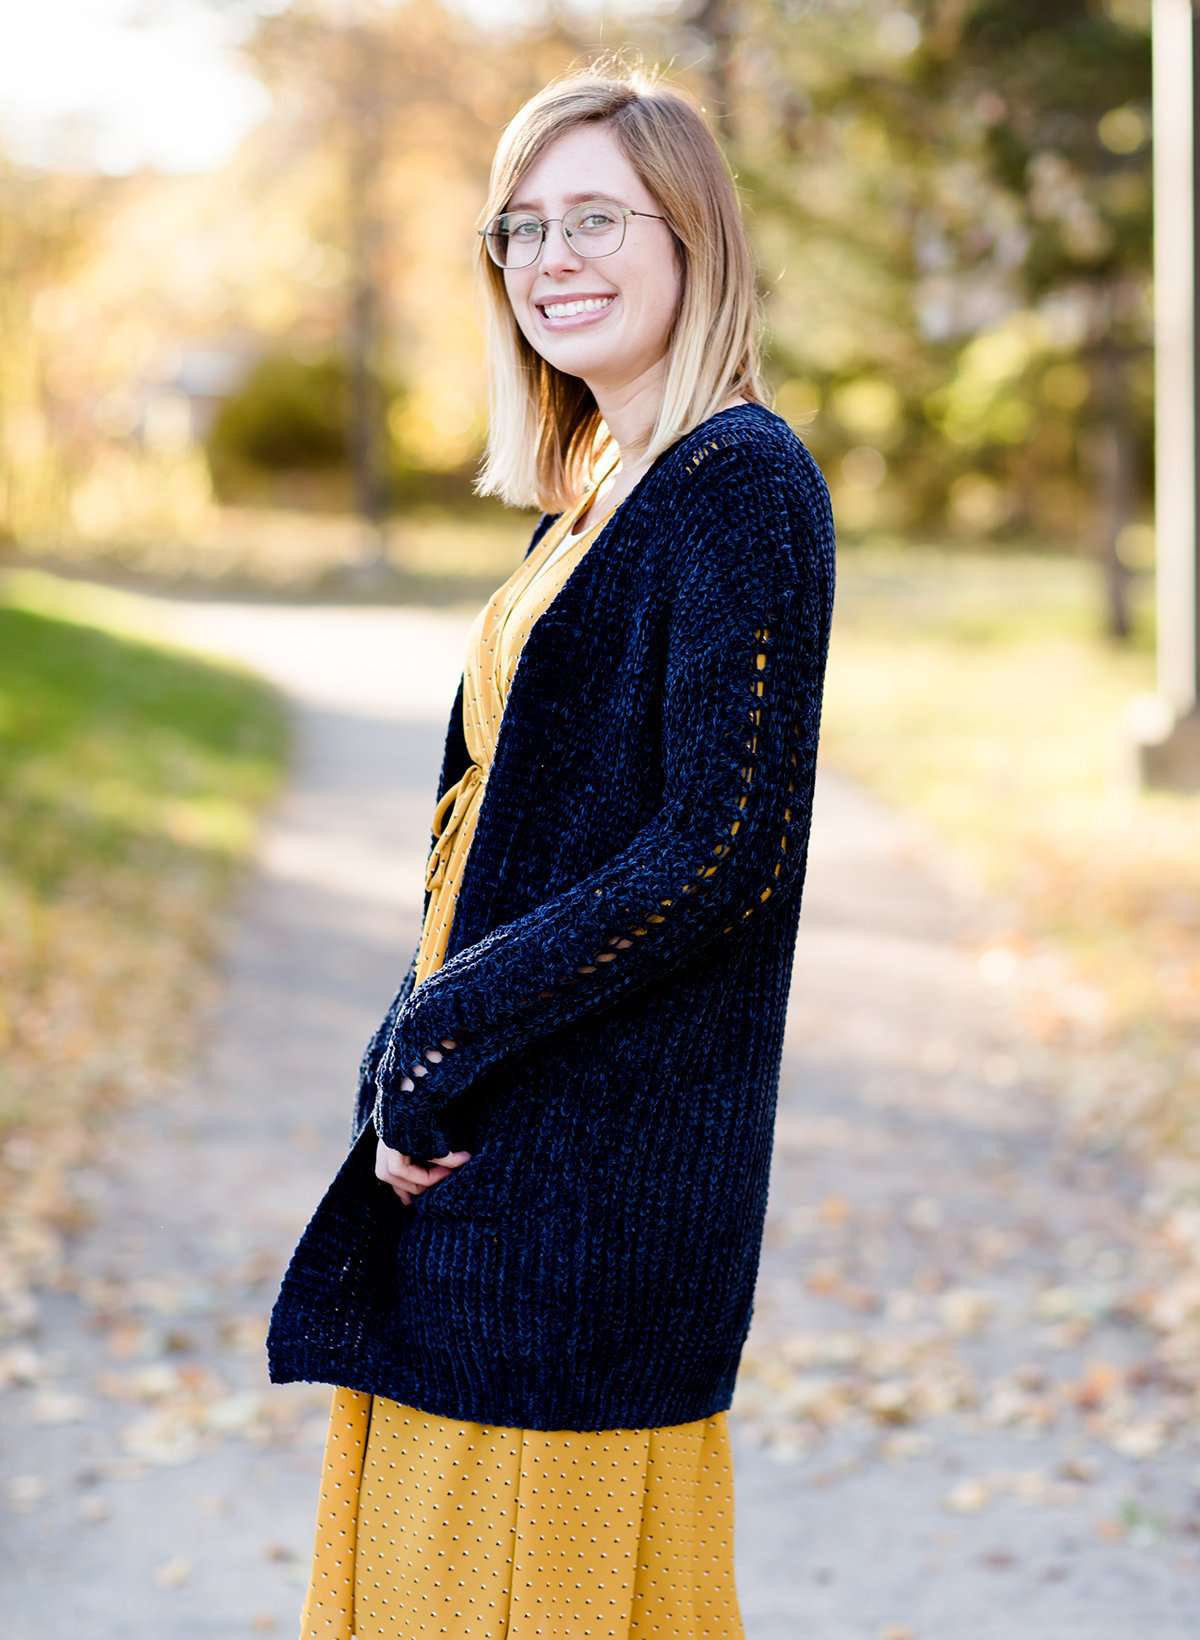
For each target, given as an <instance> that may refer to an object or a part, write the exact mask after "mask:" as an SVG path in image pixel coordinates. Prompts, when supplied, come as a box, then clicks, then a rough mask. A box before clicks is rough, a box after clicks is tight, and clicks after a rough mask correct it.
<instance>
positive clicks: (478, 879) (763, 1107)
mask: <svg viewBox="0 0 1200 1640" xmlns="http://www.w3.org/2000/svg"><path fill="white" fill-rule="evenodd" d="M553 521H554V520H553V517H551V516H550V515H543V517H542V518H541V519H540V520H539V522H538V524H537V526H536V528H535V530H534V532H533V538H532V540H531V542H530V550H532V548H533V546H535V545H536V543H537V541H538V540H539V539H540V538H541V535H542V534H543V532H544V531H545V530H546V529H547V528H548V527H549V526H550V524H551V523H552V522H553ZM834 558H835V554H834V528H833V518H832V513H831V510H830V505H829V495H828V490H827V488H826V485H825V481H824V479H823V477H822V475H821V472H820V469H819V468H818V466H817V464H816V462H815V461H814V459H813V457H812V455H811V454H810V452H809V451H808V449H807V448H806V446H805V445H804V444H803V442H802V441H801V440H800V439H799V438H798V437H797V436H796V434H795V433H794V432H793V431H792V430H791V428H790V427H789V426H788V425H787V423H786V422H784V421H783V420H782V419H781V418H780V417H778V416H776V415H775V414H774V413H773V412H771V411H769V410H767V409H765V408H764V407H763V406H760V405H747V406H736V407H734V408H732V409H729V410H725V411H721V412H719V413H718V414H717V415H715V416H712V417H710V418H709V419H708V420H707V421H706V422H704V423H703V424H702V425H701V426H700V427H698V428H695V429H693V431H692V432H691V433H689V434H688V435H686V436H685V437H684V438H682V439H680V440H678V441H677V442H676V443H675V444H674V445H673V446H672V447H671V448H670V449H669V450H667V451H664V452H663V453H662V454H661V455H660V456H659V457H658V458H657V460H656V461H655V462H654V464H653V465H652V466H651V468H650V469H649V471H648V472H647V473H646V474H645V475H644V476H643V477H642V479H641V480H640V482H639V483H638V485H637V486H636V488H635V489H634V490H633V492H632V493H631V494H630V495H629V496H628V497H627V498H626V500H625V501H624V502H623V503H622V504H621V505H620V506H619V507H618V508H617V510H616V512H615V513H614V514H613V516H612V517H611V518H610V519H609V521H608V523H607V524H606V525H605V526H604V528H603V530H602V531H601V533H600V535H599V536H598V537H597V538H596V539H595V540H594V541H593V542H592V545H591V547H590V548H589V550H588V551H587V553H586V554H585V555H584V557H583V558H582V560H581V561H580V563H579V564H578V566H577V567H576V568H575V570H574V571H573V572H572V573H571V575H570V576H569V578H568V580H567V582H566V584H565V585H564V587H563V589H562V591H561V592H560V593H559V595H558V596H557V598H556V599H555V600H554V601H553V603H552V604H551V605H550V607H549V608H548V609H547V611H546V612H545V614H544V615H542V617H541V618H540V620H538V622H537V623H536V625H535V626H534V628H533V630H532V631H531V633H530V634H529V637H528V638H527V639H526V641H525V645H524V648H523V651H522V654H521V658H520V661H519V663H518V666H517V671H516V674H515V676H514V678H513V684H512V690H511V693H510V695H509V698H508V703H507V706H506V708H505V711H504V717H503V720H502V723H501V726H500V734H499V739H498V742H497V745H496V753H495V757H494V759H493V762H492V766H491V769H490V771H489V774H488V778H487V785H486V789H485V791H484V793H483V797H482V800H481V806H480V810H479V815H478V820H477V825H476V830H475V835H474V838H473V841H472V845H471V851H470V855H469V858H468V861H467V865H466V869H465V875H464V880H463V884H462V890H461V893H460V896H459V900H458V905H457V908H456V911H455V917H454V923H453V926H452V929H451V933H450V943H449V948H448V950H447V953H446V958H445V961H444V962H443V963H442V965H441V966H440V967H439V968H438V970H437V971H436V972H434V973H432V974H430V975H428V977H427V978H426V979H425V980H424V981H423V983H422V984H420V985H418V986H415V987H414V986H413V977H414V969H415V964H414V963H410V965H409V969H408V972H407V974H406V976H405V979H404V981H403V983H402V984H401V986H400V988H399V990H398V991H397V993H396V996H395V997H394V998H393V1001H392V1004H391V1006H390V1007H389V1009H388V1010H387V1013H386V1015H385V1018H384V1020H383V1022H382V1024H381V1026H380V1028H379V1030H378V1031H377V1032H376V1033H375V1035H374V1037H373V1038H372V1041H371V1042H370V1043H369V1044H368V1046H367V1050H366V1052H365V1053H364V1055H363V1060H362V1064H361V1066H360V1076H359V1086H358V1096H357V1100H356V1105H355V1114H354V1120H353V1126H352V1143H351V1148H350V1151H349V1153H348V1155H347V1157H346V1159H345V1160H344V1162H343V1163H342V1166H341V1168H340V1169H339V1171H338V1174H337V1176H336V1177H335V1179H334V1180H333V1183H332V1184H331V1185H330V1187H329V1190H328V1191H327V1192H326V1195H325V1196H324V1198H323V1199H322V1201H321V1203H320V1204H319V1206H318V1208H317V1210H316V1212H315V1213H314V1214H313V1217H312V1218H311V1219H310V1221H309V1224H308V1226H307V1228H306V1229H305V1231H304V1234H303V1235H302V1237H301V1239H300V1241H299V1244H298V1245H297V1247H296V1250H295V1252H294V1253H293V1255H292V1258H291V1261H290V1263H289V1266H288V1269H287V1271H286V1273H285V1276H284V1279H283V1284H282V1287H281V1289H280V1293H279V1296H278V1298H277V1299H276V1303H275V1307H274V1309H273V1312H272V1316H271V1324H270V1329H269V1332H268V1338H267V1352H268V1362H269V1371H270V1377H271V1380H272V1381H273V1382H276V1383H281V1382H290V1381H293V1380H296V1379H306V1380H311V1381H317V1382H326V1383H333V1384H341V1385H344V1386H346V1387H348V1388H355V1389H362V1390H369V1391H371V1392H372V1393H375V1394H381V1395H386V1396H389V1397H391V1398H392V1399H395V1400H399V1401H403V1402H405V1403H407V1404H408V1405H410V1406H416V1407H420V1408H421V1409H423V1410H425V1411H429V1412H436V1413H442V1414H445V1415H448V1416H452V1417H462V1418H470V1419H474V1420H475V1421H477V1422H481V1423H488V1424H503V1425H509V1426H516V1427H522V1428H530V1429H579V1430H599V1429H611V1428H642V1427H659V1426H662V1425H665V1424H673V1423H682V1422H686V1421H690V1420H692V1419H695V1418H701V1417H707V1416H709V1415H710V1414H712V1413H713V1412H717V1411H721V1410H724V1409H726V1408H727V1407H728V1406H729V1405H730V1404H731V1402H732V1396H733V1385H734V1381H735V1378H736V1374H737V1367H738V1362H739V1358H740V1355H741V1350H742V1346H743V1344H744V1341H745V1338H746V1335H747V1333H748V1331H749V1327H750V1320H751V1313H752V1307H753V1296H754V1286H755V1280H756V1276H757V1270H758V1262H759V1256H760V1251H761V1243H762V1227H763V1220H764V1217H765V1213H766V1203H767V1185H768V1176H769V1169H770V1158H771V1148H772V1139H773V1123H774V1113H775V1104H776V1096H777V1091H778V1082H779V1067H780V1060H781V1055H782V1047H783V1034H784V1024H785V1015H786V1005H787V996H788V991H789V987H790V981H791V970H792V959H793V953H794V949H795V939H796V926H797V920H798V918H799V914H800V904H801V897H802V890H803V883H804V874H805V865H806V859H807V846H808V837H809V828H810V822H811V815H812V796H813V785H814V778H815V771H816V759H817V746H818V735H819V727H820V717H821V698H822V690H823V685H824V676H825V664H826V656H827V652H828V644H829V632H830V623H831V619H832V613H833V600H834V581H835V562H834ZM461 708H462V685H461V683H460V686H459V691H458V694H457V696H456V698H455V702H454V706H453V709H452V711H451V717H450V723H449V726H448V728H447V733H446V742H445V750H444V754H443V760H442V769H441V774H440V777H439V784H438V796H440V795H441V793H442V792H444V791H446V789H447V788H448V787H449V785H450V784H452V783H453V782H454V781H455V780H456V779H458V777H459V776H460V775H461V773H462V771H463V769H464V767H465V765H466V762H467V761H468V754H467V752H466V747H465V744H464V740H463V733H462V719H461ZM431 843H432V839H431ZM427 903H428V902H427ZM377 1135H378V1136H381V1137H382V1138H383V1139H384V1140H385V1141H386V1142H387V1143H388V1144H389V1145H391V1146H393V1147H394V1148H396V1149H398V1150H401V1151H404V1152H406V1153H408V1154H409V1155H411V1156H413V1157H414V1158H415V1159H416V1160H418V1161H427V1160H429V1159H430V1158H431V1157H433V1156H436V1155H441V1154H443V1153H445V1152H446V1151H448V1150H451V1149H465V1150H470V1151H471V1152H472V1156H471V1159H470V1160H469V1161H468V1162H467V1163H465V1164H464V1165H463V1166H461V1167H459V1168H457V1169H456V1170H455V1171H454V1173H453V1174H451V1175H450V1176H448V1177H447V1178H446V1179H444V1180H443V1181H442V1182H441V1183H439V1184H437V1185H435V1186H433V1187H431V1188H430V1189H429V1190H427V1191H426V1192H424V1193H423V1194H422V1195H421V1196H419V1197H417V1198H416V1199H415V1200H414V1201H413V1203H412V1205H411V1206H409V1207H405V1206H404V1205H403V1204H402V1203H401V1202H400V1201H399V1199H398V1198H397V1197H396V1196H395V1194H394V1192H393V1191H392V1190H391V1188H390V1186H388V1185H386V1184H384V1183H383V1182H382V1181H380V1180H378V1179H376V1178H375V1175H374V1157H375V1145H376V1138H377Z"/></svg>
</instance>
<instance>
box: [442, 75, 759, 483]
mask: <svg viewBox="0 0 1200 1640" xmlns="http://www.w3.org/2000/svg"><path fill="white" fill-rule="evenodd" d="M591 121H603V122H605V123H606V124H607V125H608V126H610V127H611V129H612V131H613V134H614V135H615V137H616V138H617V140H618V141H619V143H620V145H621V148H622V149H623V151H624V153H625V155H626V156H627V158H628V159H629V162H630V164H631V165H632V166H633V168H634V170H635V171H636V172H637V174H638V176H639V177H640V179H641V180H642V182H643V183H644V184H645V185H646V187H647V188H648V189H649V191H650V193H651V194H652V195H653V197H654V199H655V201H656V202H657V208H658V209H659V210H660V211H661V213H662V214H663V215H664V216H665V217H666V219H667V225H668V227H669V228H670V231H671V237H672V242H673V245H674V250H675V257H676V263H677V266H678V267H679V270H680V274H681V279H680V286H681V292H680V301H679V308H678V311H677V313H676V315H675V322H674V324H673V326H672V328H671V333H670V338H669V341H668V344H667V346H668V358H667V369H666V381H665V386H664V391H663V398H662V405H661V407H660V409H659V413H658V419H657V421H656V422H655V424H654V426H653V427H652V428H651V429H650V431H649V435H648V439H647V441H646V442H645V443H644V444H642V445H639V446H638V449H637V452H636V453H637V455H638V457H639V458H642V457H644V458H645V459H646V460H647V461H648V462H649V461H653V460H654V459H655V458H656V457H657V456H658V455H659V454H660V453H661V452H662V451H663V450H665V449H667V448H668V447H669V446H670V445H671V444H673V443H675V441H676V440H677V439H680V438H682V437H683V436H684V435H685V434H686V433H688V432H690V431H691V430H692V428H693V427H695V426H697V425H698V424H699V423H700V422H702V421H705V420H706V419H707V418H708V417H709V416H710V415H712V414H713V413H714V412H715V411H717V410H719V409H721V407H722V406H723V405H724V403H725V401H726V400H727V399H729V398H731V397H734V396H736V395H737V394H739V393H740V394H741V395H742V396H743V397H745V398H746V399H749V400H750V401H752V402H758V403H760V404H767V398H768V394H767V391H766V388H765V385H764V382H763V379H762V374H761V370H762V366H761V362H760V347H761V334H762V330H763V327H764V319H763V311H762V304H761V299H760V296H759V293H758V289H757V286H756V270H755V265H754V259H753V256H752V253H751V249H750V245H749V243H748V240H747V237H746V230H745V226H744V224H743V221H742V213H741V206H740V202H739V199H738V195H737V190H736V186H735V182H734V178H733V175H732V173H731V171H730V168H729V165H728V162H727V161H726V159H725V156H724V154H723V153H722V151H721V149H720V147H719V146H718V144H717V141H716V138H715V137H714V136H713V134H712V132H711V131H710V129H709V127H708V124H707V123H706V121H705V119H704V115H703V113H702V111H701V109H700V108H699V107H698V106H697V105H696V103H695V102H694V101H693V99H692V98H691V97H690V95H689V94H688V93H687V92H686V91H683V90H681V89H678V88H675V87H672V86H669V85H667V84H665V83H662V82H661V80H660V79H659V78H658V75H657V71H654V72H644V71H643V70H641V69H636V68H635V69H631V70H626V69H624V68H623V67H621V68H619V70H618V72H615V73H609V72H604V71H602V70H601V69H600V68H599V67H598V66H597V64H596V63H595V62H593V64H592V66H590V67H589V68H586V69H583V70H577V71H572V72H569V73H567V74H564V75H561V76H559V77H558V78H556V79H554V80H552V81H551V82H550V83H549V84H548V85H546V86H545V87H544V88H543V89H542V90H541V91H539V92H538V93H537V94H536V95H535V96H533V97H531V98H530V99H529V101H528V102H526V103H525V104H524V106H523V107H522V108H521V109H520V110H519V111H518V112H517V113H516V115H514V117H513V119H512V120H511V121H510V122H509V124H508V125H507V126H506V127H505V130H504V132H503V134H502V136H501V138H500V141H499V144H498V146H497V149H496V154H495V158H494V159H493V161H492V170H491V178H490V182H489V186H488V196H487V200H486V202H485V203H484V205H483V207H482V209H481V211H480V213H479V215H478V217H477V218H476V223H475V226H476V228H477V230H479V255H478V261H477V263H476V269H475V273H476V279H477V288H478V289H479V290H480V292H481V295H482V302H483V311H484V327H485V336H486V346H487V378H488V436H487V446H486V451H485V454H484V458H483V463H482V466H481V469H480V472H479V476H478V477H477V478H476V480H475V484H474V488H475V491H476V493H477V494H479V495H495V496H499V497H500V499H501V500H502V501H504V502H505V503H506V504H507V505H509V506H513V507H530V506H534V507H538V508H540V509H541V510H542V511H544V512H561V511H564V510H565V509H566V508H568V507H569V506H571V505H572V504H573V503H574V502H575V501H576V500H578V499H579V498H580V496H582V494H583V493H584V491H585V489H587V488H588V487H589V486H590V484H591V483H592V482H593V481H594V479H595V477H596V476H597V475H598V474H599V473H600V472H601V471H603V470H606V469H607V468H608V466H609V464H610V460H611V458H612V457H613V456H614V455H615V453H616V448H615V440H614V439H613V437H612V434H611V433H610V432H609V430H608V427H607V425H606V423H605V422H604V420H603V417H602V416H601V414H600V411H599V409H598V407H597V404H596V400H595V398H594V397H593V395H592V393H591V390H590V389H589V388H588V386H587V383H586V382H584V381H582V380H580V379H579V378H578V377H576V376H567V375H564V374H563V373H562V372H561V371H559V370H556V369H555V368H554V367H553V366H552V365H551V364H549V363H548V362H547V361H546V360H545V359H544V358H543V357H542V355H541V354H540V353H538V352H537V350H536V349H535V348H533V347H531V346H530V344H529V342H528V341H527V340H526V338H525V336H524V334H523V332H522V331H521V329H520V327H519V326H518V324H517V321H516V317H515V315H514V314H513V310H512V304H511V302H510V301H509V297H508V291H507V289H506V287H505V283H504V272H503V269H501V268H499V267H498V266H497V265H496V264H495V263H494V262H493V261H492V259H491V257H490V256H489V255H488V251H487V244H486V241H485V239H484V237H483V234H482V230H483V229H484V228H485V227H486V225H487V224H488V222H490V221H491V219H492V217H493V216H495V215H496V214H497V213H498V212H500V211H503V210H504V209H505V207H506V205H507V202H508V200H509V199H510V198H511V197H512V195H513V192H514V190H515V189H516V187H517V184H518V183H519V182H520V181H521V179H522V177H523V175H524V173H525V171H526V170H527V169H528V167H529V166H530V165H531V164H532V163H533V161H534V160H535V159H536V158H537V156H538V155H539V154H540V153H541V151H542V150H543V149H544V148H545V147H546V146H547V144H548V143H551V142H553V141H554V139H555V138H556V137H558V136H561V135H562V133H563V132H564V131H568V130H570V129H571V128H572V127H574V126H578V125H583V124H586V123H588V122H591ZM768 408H769V406H768ZM629 454H630V451H629V449H628V443H627V448H626V450H625V451H624V452H623V459H627V458H628V455H629Z"/></svg>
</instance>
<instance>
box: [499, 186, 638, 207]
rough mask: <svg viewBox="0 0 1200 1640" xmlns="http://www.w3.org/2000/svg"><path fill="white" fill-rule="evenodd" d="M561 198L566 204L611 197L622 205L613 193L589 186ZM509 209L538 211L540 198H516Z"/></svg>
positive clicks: (614, 202)
mask: <svg viewBox="0 0 1200 1640" xmlns="http://www.w3.org/2000/svg"><path fill="white" fill-rule="evenodd" d="M563 199H564V200H565V201H566V203H567V204H568V205H583V204H585V203H586V201H587V200H589V199H611V200H612V202H613V204H614V205H624V203H625V201H624V200H623V199H618V198H617V197H616V195H615V194H610V193H606V192H605V190H604V189H603V188H589V189H588V191H587V193H586V194H564V195H563ZM508 209H509V210H510V211H540V210H541V209H542V202H541V200H540V199H518V200H515V201H514V202H513V203H512V204H511V205H509V206H508Z"/></svg>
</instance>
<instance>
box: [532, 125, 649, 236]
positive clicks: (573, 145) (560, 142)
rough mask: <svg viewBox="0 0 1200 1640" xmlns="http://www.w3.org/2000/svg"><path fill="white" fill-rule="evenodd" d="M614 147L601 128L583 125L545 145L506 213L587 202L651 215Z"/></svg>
mask: <svg viewBox="0 0 1200 1640" xmlns="http://www.w3.org/2000/svg"><path fill="white" fill-rule="evenodd" d="M644 196H645V189H644V188H643V187H642V186H641V184H640V182H639V180H638V175H637V172H636V171H635V170H634V169H633V166H632V165H631V164H630V163H629V160H628V159H627V158H626V156H625V153H624V151H623V150H622V148H621V145H620V143H619V142H618V141H617V139H616V137H615V136H614V135H613V133H612V132H611V131H610V130H609V129H608V128H607V126H606V125H604V124H601V123H586V124H583V125H576V126H572V127H571V128H570V129H569V130H566V131H562V132H560V133H559V135H558V136H556V137H555V138H554V139H553V141H551V142H549V143H547V144H546V146H545V148H543V149H542V151H541V153H540V154H539V155H538V156H537V158H536V159H535V160H534V161H533V163H532V164H531V165H530V166H529V167H528V168H527V169H526V171H525V173H524V175H523V176H522V177H521V179H520V181H519V182H517V184H516V185H515V187H514V188H513V191H512V198H511V200H510V201H509V203H508V205H507V206H506V207H505V209H507V210H510V211H537V212H538V213H539V214H540V215H543V216H544V215H546V214H547V213H548V212H550V211H557V210H560V209H561V210H566V209H568V207H570V206H571V205H582V204H583V203H584V202H585V201H587V200H589V199H611V200H612V201H613V202H614V203H615V204H618V205H632V206H635V207H638V208H640V209H642V210H653V209H654V206H653V205H652V204H649V203H647V202H646V199H645V197H644Z"/></svg>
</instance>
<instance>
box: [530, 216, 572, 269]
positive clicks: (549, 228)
mask: <svg viewBox="0 0 1200 1640" xmlns="http://www.w3.org/2000/svg"><path fill="white" fill-rule="evenodd" d="M543 231H544V234H545V237H544V238H543V240H542V243H541V247H540V249H539V252H538V261H539V262H540V263H541V264H542V266H543V267H544V268H577V267H578V266H579V263H580V260H581V258H580V256H579V252H578V251H576V250H574V249H573V248H572V245H571V241H570V240H569V239H568V238H567V236H566V233H565V232H564V230H563V225H562V223H561V222H547V224H546V226H545V229H544V230H543Z"/></svg>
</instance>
